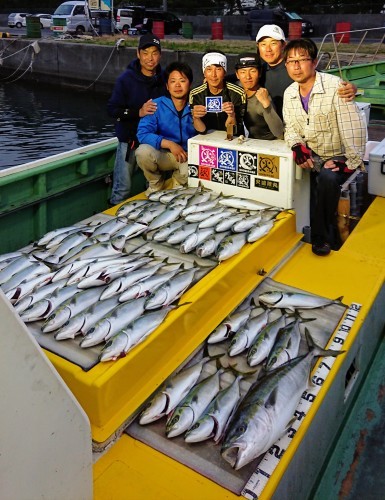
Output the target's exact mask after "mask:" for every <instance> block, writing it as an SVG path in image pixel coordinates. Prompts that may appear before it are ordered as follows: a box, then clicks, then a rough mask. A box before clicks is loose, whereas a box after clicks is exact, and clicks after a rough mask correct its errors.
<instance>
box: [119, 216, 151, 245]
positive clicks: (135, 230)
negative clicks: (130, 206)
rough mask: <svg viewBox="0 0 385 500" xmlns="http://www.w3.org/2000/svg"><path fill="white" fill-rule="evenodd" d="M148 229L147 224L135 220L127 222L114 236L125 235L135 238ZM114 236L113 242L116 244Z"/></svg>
mask: <svg viewBox="0 0 385 500" xmlns="http://www.w3.org/2000/svg"><path fill="white" fill-rule="evenodd" d="M147 229H148V226H147V224H144V223H142V222H138V221H134V222H131V223H128V224H126V226H125V227H123V228H122V229H119V231H117V232H116V233H115V234H114V238H119V237H121V236H124V237H125V238H126V239H130V238H135V237H136V236H139V235H140V234H142V233H144V232H146V231H147ZM114 238H112V244H114V242H113V240H114Z"/></svg>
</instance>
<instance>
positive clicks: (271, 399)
mask: <svg viewBox="0 0 385 500" xmlns="http://www.w3.org/2000/svg"><path fill="white" fill-rule="evenodd" d="M277 394H278V387H275V388H274V389H273V390H272V391H271V393H270V395H269V397H268V398H267V400H266V403H265V408H266V409H267V410H268V409H269V408H272V407H273V406H275V404H276V403H277Z"/></svg>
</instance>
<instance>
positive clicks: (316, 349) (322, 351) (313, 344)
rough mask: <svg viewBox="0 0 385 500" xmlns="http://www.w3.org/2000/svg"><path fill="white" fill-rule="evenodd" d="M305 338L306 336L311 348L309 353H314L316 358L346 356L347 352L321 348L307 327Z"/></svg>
mask: <svg viewBox="0 0 385 500" xmlns="http://www.w3.org/2000/svg"><path fill="white" fill-rule="evenodd" d="M305 336H306V341H307V344H308V346H309V351H314V356H315V357H320V356H333V357H337V356H339V355H340V354H344V353H345V352H346V351H336V350H335V349H324V348H322V347H321V346H319V345H318V344H317V343H316V342H315V340H314V339H313V337H312V336H311V334H310V332H309V330H308V329H307V328H306V327H305Z"/></svg>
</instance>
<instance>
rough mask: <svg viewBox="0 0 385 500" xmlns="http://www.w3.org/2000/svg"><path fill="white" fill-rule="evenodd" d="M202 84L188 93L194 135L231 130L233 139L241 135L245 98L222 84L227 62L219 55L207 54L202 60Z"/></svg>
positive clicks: (241, 90)
mask: <svg viewBox="0 0 385 500" xmlns="http://www.w3.org/2000/svg"><path fill="white" fill-rule="evenodd" d="M202 70H203V75H204V78H205V83H203V85H200V86H199V87H196V88H195V89H193V90H192V91H191V92H190V106H191V110H192V116H193V121H194V127H195V130H196V131H197V132H200V133H205V132H206V131H207V130H224V131H225V130H227V127H228V126H229V125H232V126H233V133H234V135H242V134H244V127H243V115H244V113H245V108H246V94H245V92H244V90H243V89H242V88H240V87H239V86H238V85H235V84H233V83H229V82H225V81H224V79H225V75H226V71H227V58H226V56H225V54H223V53H222V52H219V51H218V52H207V53H206V54H204V56H203V58H202Z"/></svg>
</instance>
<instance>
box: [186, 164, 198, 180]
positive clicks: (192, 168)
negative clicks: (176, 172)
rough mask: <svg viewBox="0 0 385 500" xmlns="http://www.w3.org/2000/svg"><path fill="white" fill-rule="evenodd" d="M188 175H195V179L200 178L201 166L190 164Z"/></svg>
mask: <svg viewBox="0 0 385 500" xmlns="http://www.w3.org/2000/svg"><path fill="white" fill-rule="evenodd" d="M188 176H189V177H194V178H195V179H198V178H199V167H198V166H197V165H189V166H188Z"/></svg>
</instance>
